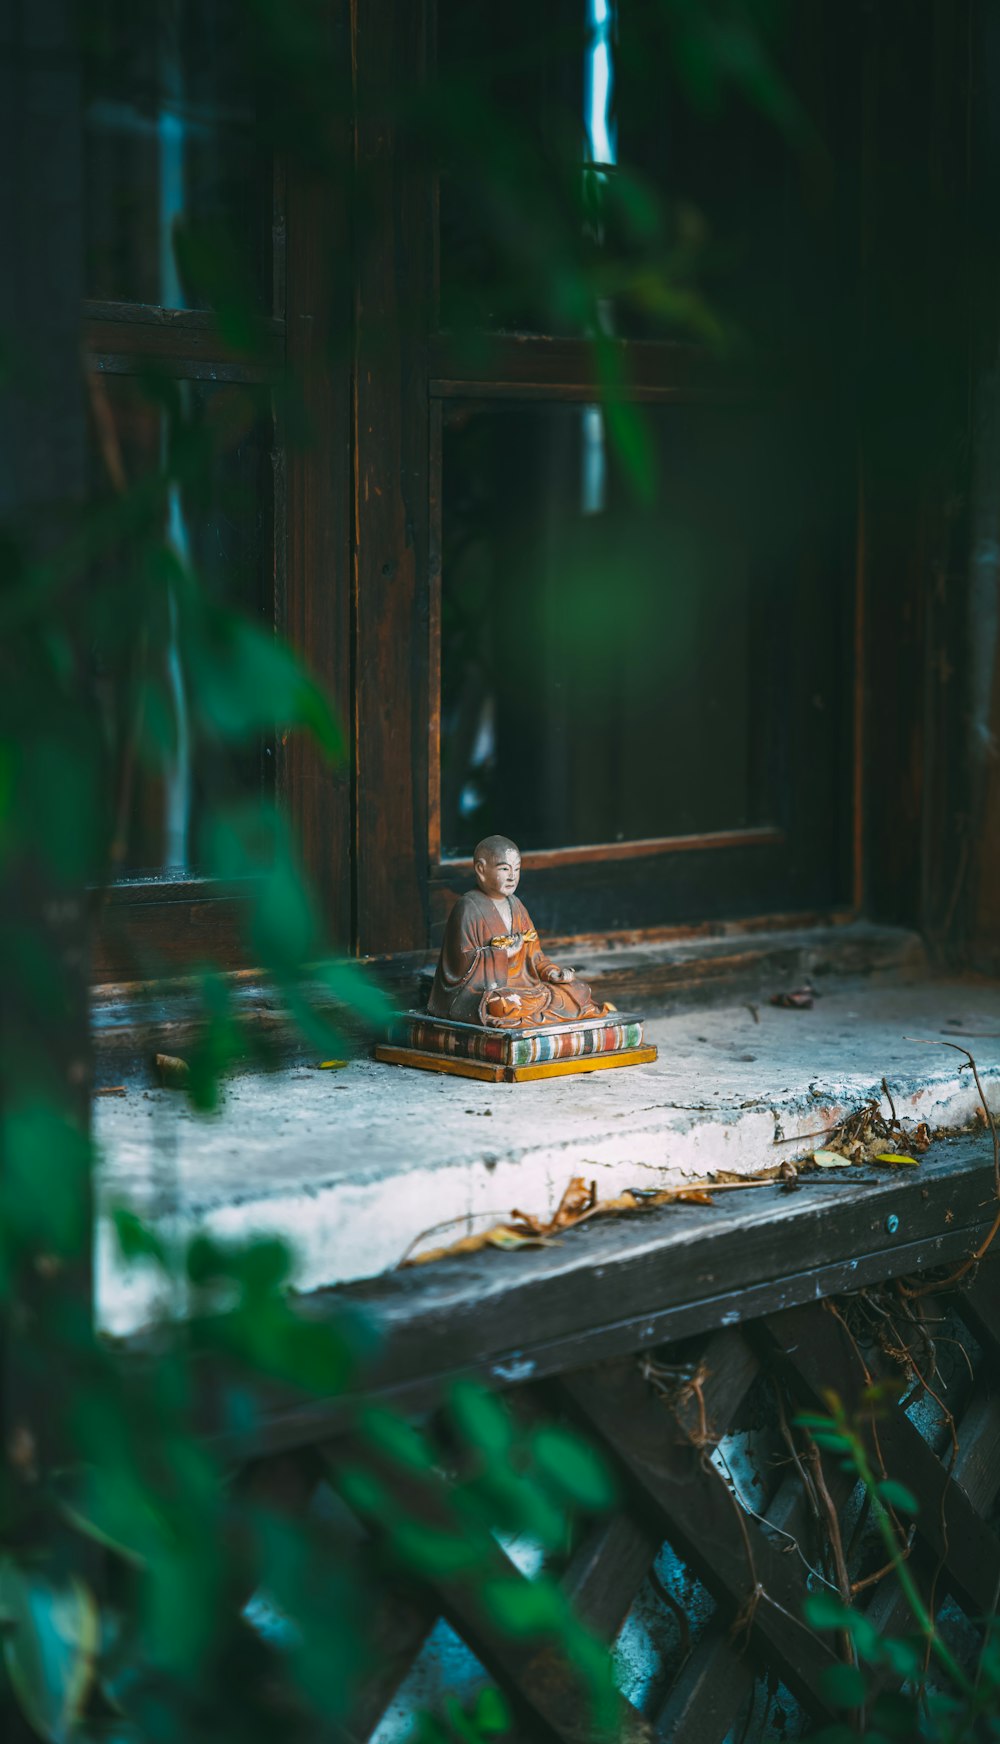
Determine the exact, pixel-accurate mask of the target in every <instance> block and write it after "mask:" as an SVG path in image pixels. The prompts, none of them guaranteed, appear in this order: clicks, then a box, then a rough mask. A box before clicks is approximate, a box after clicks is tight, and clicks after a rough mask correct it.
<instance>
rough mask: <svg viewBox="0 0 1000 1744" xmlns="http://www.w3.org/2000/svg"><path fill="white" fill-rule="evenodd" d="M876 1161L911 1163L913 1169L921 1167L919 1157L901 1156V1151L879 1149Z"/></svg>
mask: <svg viewBox="0 0 1000 1744" xmlns="http://www.w3.org/2000/svg"><path fill="white" fill-rule="evenodd" d="M875 1161H876V1162H877V1163H909V1165H910V1168H911V1169H919V1167H920V1161H919V1158H917V1157H904V1156H901V1155H900V1153H899V1151H879V1152H878V1153H877V1155H876V1157H875Z"/></svg>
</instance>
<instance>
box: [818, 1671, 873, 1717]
mask: <svg viewBox="0 0 1000 1744" xmlns="http://www.w3.org/2000/svg"><path fill="white" fill-rule="evenodd" d="M820 1685H821V1687H822V1690H823V1694H824V1696H825V1697H826V1699H827V1701H828V1702H829V1703H830V1706H831V1707H833V1708H859V1707H861V1705H862V1703H863V1702H864V1700H865V1697H866V1695H867V1693H868V1685H867V1682H866V1680H865V1675H864V1672H863V1671H861V1670H860V1669H859V1667H858V1666H856V1665H828V1666H827V1668H826V1670H825V1671H824V1672H823V1674H822V1677H821V1678H820Z"/></svg>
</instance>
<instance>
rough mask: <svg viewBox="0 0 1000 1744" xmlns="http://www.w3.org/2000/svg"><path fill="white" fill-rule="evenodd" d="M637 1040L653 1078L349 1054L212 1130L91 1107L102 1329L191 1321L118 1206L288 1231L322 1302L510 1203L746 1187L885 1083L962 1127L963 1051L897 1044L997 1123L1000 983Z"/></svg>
mask: <svg viewBox="0 0 1000 1744" xmlns="http://www.w3.org/2000/svg"><path fill="white" fill-rule="evenodd" d="M956 1020H957V1021H956ZM958 1028H961V1029H963V1030H967V1031H974V1032H979V1034H980V1036H981V1039H970V1038H967V1037H962V1036H958V1035H956V1030H957V1029H958ZM648 1029H649V1034H650V1037H651V1039H652V1040H654V1041H655V1042H656V1043H657V1045H658V1047H659V1049H660V1058H659V1059H658V1061H657V1062H656V1063H655V1064H654V1065H650V1066H642V1067H636V1068H634V1069H631V1070H629V1071H621V1072H608V1073H601V1074H596V1075H593V1076H586V1077H578V1078H565V1079H557V1080H554V1081H549V1082H544V1083H539V1084H511V1085H505V1084H476V1083H473V1082H469V1081H465V1080H456V1079H450V1078H444V1077H437V1076H435V1075H432V1074H429V1073H421V1072H407V1071H406V1070H405V1069H402V1068H399V1067H394V1066H388V1065H377V1064H375V1063H374V1062H372V1061H368V1060H360V1061H356V1062H354V1063H352V1064H351V1065H349V1066H348V1067H346V1068H345V1069H343V1070H339V1071H320V1070H316V1069H314V1068H309V1067H304V1066H295V1067H290V1068H288V1069H286V1070H282V1071H281V1072H277V1073H274V1074H272V1075H269V1076H260V1075H251V1074H247V1075H245V1076H238V1077H236V1078H234V1080H233V1081H232V1083H231V1085H230V1086H229V1090H228V1094H227V1100H226V1105H225V1108H224V1109H223V1111H222V1112H221V1114H219V1115H218V1116H215V1117H213V1118H211V1119H205V1118H203V1117H200V1116H197V1115H195V1114H193V1113H192V1112H191V1111H190V1109H189V1108H188V1107H187V1105H186V1103H185V1101H184V1099H183V1097H182V1096H181V1095H180V1094H178V1093H177V1092H173V1091H163V1090H143V1089H141V1088H130V1089H129V1091H128V1094H127V1095H126V1097H124V1098H121V1099H118V1098H115V1099H108V1100H106V1101H104V1100H102V1101H99V1102H98V1103H97V1105H96V1116H95V1119H96V1128H97V1135H98V1139H99V1142H100V1144H101V1146H102V1149H103V1153H104V1163H103V1167H102V1171H101V1178H100V1215H99V1226H98V1235H97V1304H98V1314H99V1318H100V1321H101V1324H102V1325H103V1327H104V1328H105V1329H106V1330H107V1331H109V1332H111V1333H115V1334H125V1333H128V1332H131V1331H134V1330H136V1329H137V1328H138V1327H140V1326H141V1325H143V1324H144V1323H146V1322H148V1321H149V1320H150V1319H151V1318H152V1317H153V1316H154V1315H155V1314H156V1313H159V1312H183V1308H184V1302H183V1299H182V1297H175V1298H174V1299H173V1300H170V1301H164V1300H163V1299H162V1297H159V1296H158V1294H157V1286H156V1280H155V1278H154V1277H153V1276H152V1275H151V1274H150V1273H149V1272H148V1271H147V1270H145V1269H144V1268H142V1267H131V1268H128V1267H125V1266H124V1265H123V1264H122V1263H121V1261H120V1259H119V1257H118V1255H117V1252H116V1247H115V1242H114V1237H113V1232H112V1228H111V1225H110V1221H109V1211H110V1208H111V1206H112V1205H114V1204H126V1205H128V1206H130V1207H131V1208H132V1209H134V1210H135V1211H137V1212H138V1213H140V1214H141V1215H143V1216H144V1217H147V1218H148V1219H150V1220H151V1221H153V1222H154V1223H155V1224H156V1225H157V1226H158V1227H159V1229H160V1231H161V1233H162V1234H163V1235H164V1236H166V1237H171V1238H179V1237H182V1236H184V1235H186V1234H189V1233H190V1232H191V1231H192V1230H194V1229H195V1228H203V1229H206V1230H208V1231H209V1232H211V1233H212V1234H214V1235H216V1236H218V1237H220V1238H223V1239H225V1238H240V1237H246V1236H250V1235H253V1234H257V1233H261V1232H268V1233H271V1234H276V1235H280V1236H282V1237H284V1238H285V1239H286V1240H287V1241H288V1242H289V1243H290V1244H291V1245H292V1246H293V1247H294V1249H295V1250H296V1253H297V1257H298V1270H297V1278H296V1281H297V1283H298V1285H299V1287H300V1288H301V1289H303V1290H315V1289H320V1288H323V1287H325V1286H328V1285H331V1284H335V1283H341V1282H347V1281H350V1280H355V1279H360V1278H366V1277H371V1276H373V1275H375V1274H377V1273H379V1272H381V1271H383V1270H385V1269H386V1268H388V1267H392V1266H395V1265H396V1264H397V1263H398V1262H399V1260H400V1259H401V1258H402V1256H403V1254H404V1253H405V1252H406V1251H407V1249H408V1248H409V1247H410V1245H411V1243H413V1242H414V1241H416V1240H417V1239H418V1238H419V1237H420V1236H421V1235H422V1234H423V1233H424V1232H426V1231H429V1230H436V1231H437V1233H436V1234H435V1236H434V1240H435V1241H442V1240H448V1239H452V1238H457V1237H458V1236H460V1235H463V1234H465V1233H467V1232H468V1231H469V1230H471V1229H474V1228H476V1227H478V1226H479V1223H480V1221H481V1220H491V1219H494V1220H495V1219H499V1218H502V1217H503V1216H505V1215H506V1214H508V1213H509V1212H510V1211H511V1209H512V1208H513V1207H515V1206H516V1207H519V1208H520V1209H522V1210H524V1211H528V1212H532V1213H536V1214H546V1213H551V1212H552V1211H554V1210H555V1207H556V1205H557V1204H558V1202H559V1199H560V1197H561V1195H562V1193H563V1190H564V1189H565V1187H566V1184H567V1182H568V1181H569V1180H570V1179H571V1177H572V1176H574V1175H583V1176H585V1177H586V1179H587V1180H588V1181H589V1180H593V1181H595V1182H596V1183H597V1191H598V1195H599V1197H601V1198H605V1197H608V1196H610V1195H612V1194H614V1193H617V1192H621V1191H622V1190H623V1189H624V1188H626V1187H649V1188H659V1187H665V1186H675V1185H678V1184H682V1183H683V1182H684V1181H686V1180H691V1179H695V1178H699V1177H701V1176H703V1175H705V1174H708V1173H710V1172H711V1171H713V1170H715V1169H719V1168H724V1169H730V1170H733V1171H734V1172H737V1173H740V1174H746V1175H753V1174H755V1173H759V1172H760V1171H761V1170H764V1169H767V1168H770V1167H772V1166H773V1164H774V1163H775V1162H776V1161H777V1160H780V1159H782V1158H784V1157H786V1156H788V1157H791V1158H793V1159H794V1158H796V1157H798V1156H802V1155H805V1154H808V1153H809V1152H810V1151H812V1150H813V1149H815V1148H816V1146H817V1145H818V1144H820V1143H821V1135H822V1133H823V1132H824V1131H825V1130H829V1129H832V1128H833V1127H835V1126H836V1125H837V1124H838V1123H839V1122H840V1120H841V1119H842V1118H843V1117H844V1115H845V1114H846V1113H848V1112H850V1111H851V1110H852V1109H854V1108H855V1107H856V1106H857V1105H858V1104H859V1103H860V1102H862V1101H863V1100H865V1099H866V1098H867V1097H870V1096H873V1095H875V1096H878V1095H880V1094H881V1089H880V1085H881V1079H882V1077H883V1076H885V1077H886V1078H887V1080H888V1082H889V1085H890V1088H891V1090H892V1092H893V1096H894V1098H895V1101H896V1106H897V1110H898V1112H899V1113H900V1115H901V1116H902V1117H903V1118H904V1119H905V1120H913V1121H917V1120H925V1121H926V1122H927V1123H928V1125H929V1126H930V1127H931V1128H932V1129H934V1130H939V1131H940V1130H955V1129H962V1128H968V1127H971V1126H972V1125H973V1124H974V1122H975V1119H976V1110H977V1101H978V1099H977V1095H976V1090H975V1086H974V1084H973V1082H972V1080H971V1076H970V1074H969V1073H968V1072H967V1071H963V1070H961V1069H960V1068H961V1067H962V1064H963V1062H962V1059H961V1056H960V1055H959V1054H957V1053H955V1052H954V1051H953V1050H952V1049H951V1048H949V1047H947V1046H945V1045H941V1046H940V1047H937V1046H930V1047H927V1046H922V1045H920V1044H919V1043H917V1042H913V1041H908V1040H906V1039H905V1038H906V1037H908V1036H921V1037H926V1038H927V1039H928V1040H930V1041H932V1042H934V1041H936V1042H939V1043H941V1044H944V1043H945V1042H946V1041H947V1040H948V1039H949V1037H955V1039H959V1040H964V1041H965V1044H966V1045H967V1046H969V1047H970V1048H971V1049H972V1050H973V1052H974V1053H975V1056H976V1059H977V1063H978V1065H979V1068H980V1072H981V1074H982V1076H983V1079H984V1082H985V1083H986V1085H987V1093H988V1096H989V1099H990V1104H991V1107H992V1108H994V1109H996V1110H997V1111H1000V1034H998V1033H996V1032H1000V987H998V986H997V985H995V984H983V983H974V982H954V981H952V982H946V981H937V982H935V981H930V982H929V981H926V980H915V981H913V982H911V983H900V984H897V985H894V986H877V985H872V984H871V983H867V984H862V983H857V984H847V985H843V984H841V985H839V986H838V987H837V989H836V991H833V990H831V991H830V992H828V993H827V994H826V995H825V996H824V997H822V998H820V999H818V1000H817V1002H816V1004H815V1006H814V1007H813V1008H812V1009H811V1010H807V1011H795V1010H784V1009H778V1008H775V1007H773V1006H770V1005H767V1004H764V1005H760V1006H759V1007H756V1006H755V1007H754V1008H752V1009H751V1007H750V1005H749V1004H747V1005H737V1006H731V1007H724V1008H721V1009H718V1010H712V1011H702V1012H697V1013H693V1014H692V1013H688V1014H685V1015H683V1016H673V1017H665V1018H658V1019H653V1020H652V1021H651V1022H650V1024H649V1026H648ZM983 1032H990V1033H986V1034H984V1033H983ZM442 1225H443V1226H445V1227H444V1228H443V1229H442V1228H440V1226H442ZM497 1263H498V1264H502V1263H503V1261H502V1259H501V1258H500V1257H499V1256H498V1258H497Z"/></svg>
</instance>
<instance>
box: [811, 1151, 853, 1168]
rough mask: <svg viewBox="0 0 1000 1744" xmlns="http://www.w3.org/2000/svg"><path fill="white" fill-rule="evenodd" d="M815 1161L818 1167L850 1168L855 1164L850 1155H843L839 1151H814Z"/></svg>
mask: <svg viewBox="0 0 1000 1744" xmlns="http://www.w3.org/2000/svg"><path fill="white" fill-rule="evenodd" d="M813 1162H814V1163H815V1164H816V1167H817V1168H818V1169H850V1168H851V1167H852V1166H853V1165H852V1163H851V1159H850V1157H842V1156H841V1155H840V1152H839V1151H813Z"/></svg>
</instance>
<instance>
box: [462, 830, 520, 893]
mask: <svg viewBox="0 0 1000 1744" xmlns="http://www.w3.org/2000/svg"><path fill="white" fill-rule="evenodd" d="M472 866H473V870H474V872H475V874H476V881H477V883H478V885H479V888H480V890H484V891H485V892H486V895H487V896H513V894H514V892H515V890H516V889H517V886H518V881H519V879H520V877H521V851H520V849H519V848H518V847H516V846H515V844H514V843H513V842H512V841H511V840H510V837H509V836H484V837H483V840H482V841H481V842H478V843H477V844H476V849H475V852H474V853H473V856H472Z"/></svg>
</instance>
